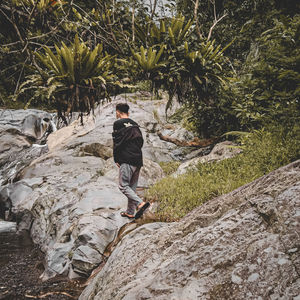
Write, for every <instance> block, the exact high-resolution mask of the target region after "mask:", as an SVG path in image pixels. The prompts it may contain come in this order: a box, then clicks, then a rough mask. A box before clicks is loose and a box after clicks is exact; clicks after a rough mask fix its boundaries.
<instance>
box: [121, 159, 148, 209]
mask: <svg viewBox="0 0 300 300" xmlns="http://www.w3.org/2000/svg"><path fill="white" fill-rule="evenodd" d="M140 170H141V167H135V166H131V165H129V164H125V163H123V164H121V166H120V169H119V189H120V191H121V192H122V193H123V194H124V195H125V196H126V197H127V198H128V205H127V211H126V212H127V213H128V214H129V215H133V214H134V211H135V209H136V207H137V206H138V205H139V204H140V203H141V202H143V200H142V199H141V198H140V197H139V196H138V195H137V194H136V187H137V184H138V179H139V174H140Z"/></svg>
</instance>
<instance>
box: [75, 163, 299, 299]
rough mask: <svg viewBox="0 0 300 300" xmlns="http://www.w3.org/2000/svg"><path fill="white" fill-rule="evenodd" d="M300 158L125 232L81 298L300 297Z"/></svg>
mask: <svg viewBox="0 0 300 300" xmlns="http://www.w3.org/2000/svg"><path fill="white" fill-rule="evenodd" d="M299 232H300V160H298V161H296V162H294V163H292V164H290V165H288V166H285V167H283V168H280V169H278V170H276V171H274V172H272V173H270V174H268V175H266V176H264V177H262V178H260V179H257V180H256V181H254V182H252V183H250V184H248V185H245V186H243V187H241V188H238V189H237V190H235V191H233V192H231V193H229V194H226V195H223V196H221V197H218V198H215V199H213V200H211V201H208V202H207V203H205V204H203V205H202V206H200V207H198V208H196V209H195V210H193V211H192V212H191V213H190V214H189V215H187V216H186V217H185V218H183V219H182V220H181V221H179V222H178V223H170V224H161V223H153V224H147V225H144V226H142V227H139V228H138V229H136V230H134V231H133V232H131V233H130V234H128V235H126V236H125V237H124V238H123V240H122V241H121V243H119V245H118V246H117V247H116V249H115V250H114V251H113V253H112V255H111V256H110V258H109V259H108V261H107V262H106V264H105V266H104V267H103V269H102V270H101V271H100V273H99V274H98V275H97V276H96V277H95V278H94V280H93V281H92V282H91V283H90V285H89V286H88V287H87V288H86V289H85V290H84V291H83V293H82V294H81V296H80V298H79V299H80V300H92V299H95V300H100V299H103V300H104V299H115V300H118V299H123V300H130V299H135V300H142V299H157V300H165V299H172V300H182V299H184V300H194V299H261V300H262V299H299V293H300V276H299V274H300V255H299V253H300V246H299V245H300V237H299Z"/></svg>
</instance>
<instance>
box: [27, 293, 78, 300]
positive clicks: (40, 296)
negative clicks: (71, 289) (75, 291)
mask: <svg viewBox="0 0 300 300" xmlns="http://www.w3.org/2000/svg"><path fill="white" fill-rule="evenodd" d="M51 295H65V296H67V297H70V298H72V299H76V297H74V296H72V295H70V294H69V293H66V292H48V293H46V294H42V295H37V296H34V295H28V294H25V297H26V298H31V299H43V298H46V297H47V296H51Z"/></svg>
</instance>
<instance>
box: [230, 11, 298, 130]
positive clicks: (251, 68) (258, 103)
mask: <svg viewBox="0 0 300 300" xmlns="http://www.w3.org/2000/svg"><path fill="white" fill-rule="evenodd" d="M299 33H300V16H297V15H296V16H295V17H294V18H292V19H285V20H283V21H278V20H274V27H273V28H271V29H269V30H267V31H266V32H264V33H263V34H262V36H261V37H260V38H259V39H258V40H257V45H256V47H255V49H253V51H252V52H251V53H250V55H249V57H248V61H247V63H246V65H245V69H244V72H243V74H242V76H241V77H240V79H236V82H234V83H233V84H232V87H233V93H234V95H230V97H232V96H233V97H234V98H235V102H234V103H233V107H234V109H235V111H236V114H237V117H238V118H239V119H240V121H241V123H242V124H243V125H246V126H248V127H250V126H252V127H255V126H258V125H261V124H266V123H270V122H272V121H274V120H276V121H277V122H278V121H279V122H281V123H284V124H286V123H296V122H299V120H300V88H299V82H300V73H299V70H300V63H299V61H300V60H299V58H300V47H299V46H300V42H299V40H300V39H299Z"/></svg>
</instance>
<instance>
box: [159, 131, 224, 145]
mask: <svg viewBox="0 0 300 300" xmlns="http://www.w3.org/2000/svg"><path fill="white" fill-rule="evenodd" d="M157 135H158V136H159V138H160V139H161V140H163V141H166V142H169V143H173V144H175V145H177V146H180V147H207V146H210V145H212V144H214V143H216V141H217V140H218V139H219V138H211V139H204V140H200V139H199V138H197V137H195V138H194V139H193V140H192V141H189V142H188V141H180V140H178V139H175V138H172V137H170V136H169V135H162V134H161V132H158V133H157Z"/></svg>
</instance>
